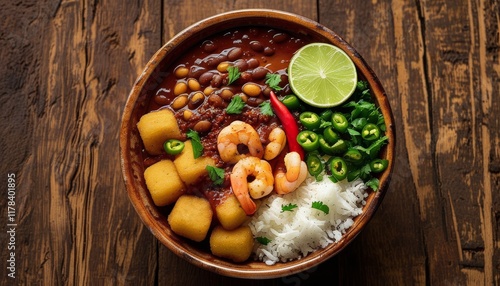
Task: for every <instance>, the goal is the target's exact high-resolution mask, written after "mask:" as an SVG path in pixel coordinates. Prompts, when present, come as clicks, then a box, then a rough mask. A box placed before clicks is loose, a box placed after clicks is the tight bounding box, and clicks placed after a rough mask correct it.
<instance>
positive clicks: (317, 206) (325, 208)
mask: <svg viewBox="0 0 500 286" xmlns="http://www.w3.org/2000/svg"><path fill="white" fill-rule="evenodd" d="M311 207H312V208H313V209H317V210H320V211H322V212H324V213H325V214H328V213H329V212H330V208H329V207H328V206H327V205H325V204H324V203H322V202H319V201H317V202H313V203H312V206H311Z"/></svg>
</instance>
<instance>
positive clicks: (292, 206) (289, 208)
mask: <svg viewBox="0 0 500 286" xmlns="http://www.w3.org/2000/svg"><path fill="white" fill-rule="evenodd" d="M295 208H297V205H296V204H292V203H289V204H288V205H281V212H291V211H293V209H295Z"/></svg>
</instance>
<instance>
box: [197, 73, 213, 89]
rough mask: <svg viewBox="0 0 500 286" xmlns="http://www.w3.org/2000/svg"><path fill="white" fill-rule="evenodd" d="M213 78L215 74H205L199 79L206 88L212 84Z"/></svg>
mask: <svg viewBox="0 0 500 286" xmlns="http://www.w3.org/2000/svg"><path fill="white" fill-rule="evenodd" d="M213 76H214V73H213V72H204V73H203V74H202V75H200V78H198V82H199V83H200V84H201V85H203V86H206V85H208V84H209V83H210V81H211V80H212V78H213Z"/></svg>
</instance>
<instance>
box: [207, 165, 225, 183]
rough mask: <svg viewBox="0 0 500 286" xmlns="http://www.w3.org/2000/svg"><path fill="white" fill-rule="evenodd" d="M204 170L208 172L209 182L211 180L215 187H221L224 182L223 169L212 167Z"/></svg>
mask: <svg viewBox="0 0 500 286" xmlns="http://www.w3.org/2000/svg"><path fill="white" fill-rule="evenodd" d="M205 169H206V170H207V172H208V176H209V177H210V180H212V182H214V184H215V185H222V183H223V182H224V169H221V168H217V167H214V166H206V167H205Z"/></svg>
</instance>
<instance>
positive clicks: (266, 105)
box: [259, 101, 274, 116]
mask: <svg viewBox="0 0 500 286" xmlns="http://www.w3.org/2000/svg"><path fill="white" fill-rule="evenodd" d="M259 106H260V112H261V113H262V114H264V115H269V116H273V115H274V112H273V108H272V107H271V103H270V102H269V101H264V102H262V103H261V104H260V105H259Z"/></svg>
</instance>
